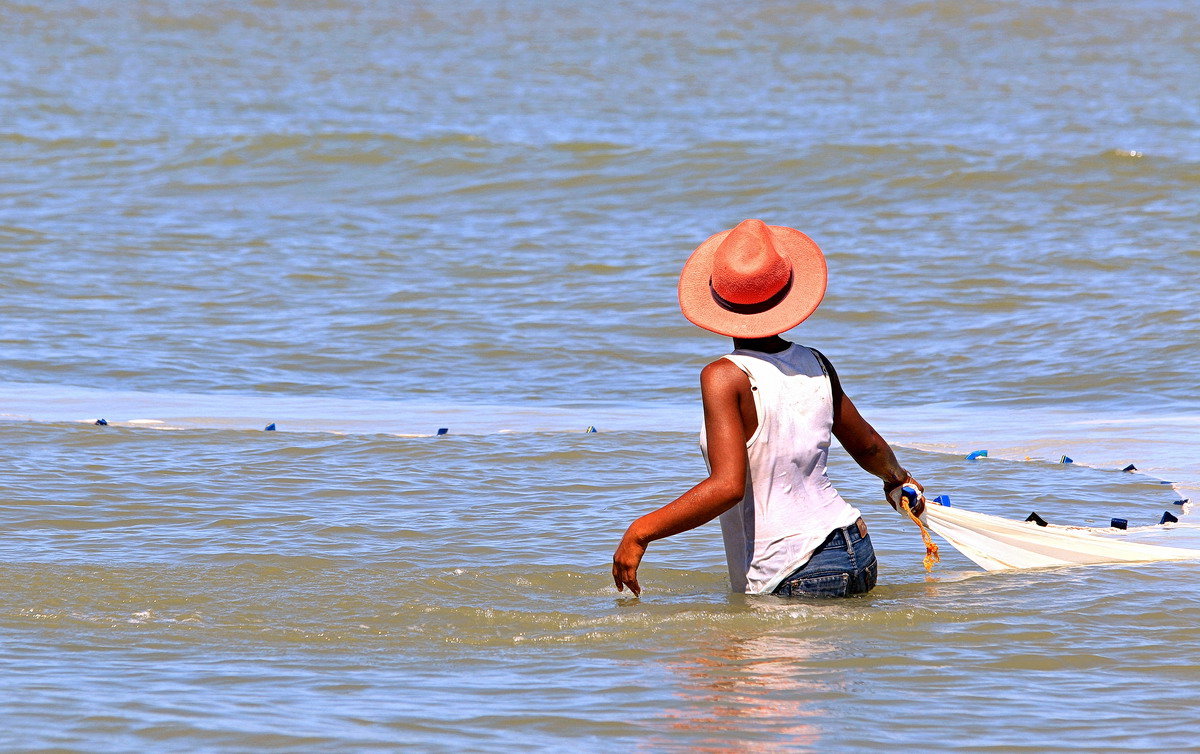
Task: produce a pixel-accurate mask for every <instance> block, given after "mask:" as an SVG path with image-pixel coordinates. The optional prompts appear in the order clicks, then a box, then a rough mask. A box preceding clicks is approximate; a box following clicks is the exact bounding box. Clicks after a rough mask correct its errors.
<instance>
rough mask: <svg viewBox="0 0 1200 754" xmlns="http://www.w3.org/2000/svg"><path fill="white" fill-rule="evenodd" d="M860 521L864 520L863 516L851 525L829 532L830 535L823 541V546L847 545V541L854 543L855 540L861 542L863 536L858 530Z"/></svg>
mask: <svg viewBox="0 0 1200 754" xmlns="http://www.w3.org/2000/svg"><path fill="white" fill-rule="evenodd" d="M859 521H862V518H861V517H860V518H859V519H858V521H855V522H854V523H852V524H850V525H849V526H843V527H842V528H840V529H834V530H833V531H831V532H829V536H828V537H826V538H825V541H824V542H822V543H821V547H830V546H832V547H845V546H846V544H847V543H849V544H854V543H855V542H861V541H862V538H863V537H862V534H860V533H859V531H858V522H859Z"/></svg>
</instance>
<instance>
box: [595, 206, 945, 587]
mask: <svg viewBox="0 0 1200 754" xmlns="http://www.w3.org/2000/svg"><path fill="white" fill-rule="evenodd" d="M825 281H826V268H825V257H824V255H822V254H821V250H820V249H819V248H817V245H816V244H815V243H813V242H812V240H811V239H810V238H809V237H808V236H806V235H804V234H803V233H801V232H800V231H798V230H794V229H792V228H787V227H783V226H778V225H766V224H765V223H763V222H762V221H761V220H746V221H744V222H742V223H741V224H739V225H738V226H737V227H736V228H733V229H732V230H727V231H724V232H722V233H718V234H716V235H715V236H713V237H711V238H709V239H708V240H707V241H705V242H704V243H702V244H701V245H700V246H699V248H697V249H696V250H695V251H694V252H693V253H692V256H691V257H690V258H689V259H688V261H687V263H686V264H685V265H684V266H683V273H682V274H681V275H680V277H679V305H680V308H681V309H682V310H683V315H684V316H685V317H687V318H688V319H689V320H691V321H692V322H693V323H694V324H696V325H699V326H700V327H703V328H704V329H706V330H711V331H712V332H715V333H718V334H721V335H728V336H731V337H733V345H734V349H735V350H734V351H733V353H731V354H729V355H728V356H724V357H722V358H720V359H717V360H716V361H714V362H713V363H711V364H709V365H708V366H706V367H704V369H703V370H702V371H701V372H700V391H701V395H702V397H703V401H704V429H703V432H702V433H701V443H700V447H701V450H702V451H703V453H704V458H705V461H706V463H707V464H708V468H709V474H708V477H707V478H706V479H704V480H703V481H701V482H700V483H699V484H697V485H696V486H695V487H693V488H692V489H690V490H688V491H687V492H685V493H683V494H682V495H680V496H679V497H678V498H677V499H676V500H674V501H673V502H671V503H668V504H667V505H664V506H663V507H662V508H659V509H658V510H656V511H654V512H652V513H647V514H646V515H644V516H642V517H641V518H639V519H637V520H636V521H634V522H633V523H632V524H630V525H629V528H628V530H626V532H625V536H624V537H623V538H622V539H621V544H620V545H619V546H618V547H617V551H616V553H615V554H614V555H613V569H612V573H613V580H614V581H615V582H616V585H617V589H618V590H622V591H623V590H624V588H625V587H629V589H630V590H631V591H632V592H633V593H634V594H641V591H642V588H641V586H640V585H639V584H638V580H637V569H638V565H639V564H640V563H641V560H642V556H643V555H644V554H645V552H646V546H647V545H649V543H651V542H653V541H654V540H656V539H662V538H663V537H669V536H671V535H672V534H678V533H679V532H682V531H687V530H688V529H693V528H695V527H697V526H699V525H701V524H703V523H706V522H708V521H711V520H712V519H713V518H716V517H717V516H720V517H721V532H722V534H723V535H724V538H725V555H726V558H727V559H728V561H729V579H730V582H731V585H732V587H733V589H734V591H738V592H745V593H748V594H777V595H781V596H797V597H798V596H829V597H844V596H849V595H854V594H863V593H866V592H868V591H870V590H871V589H872V588H873V587H874V586H875V579H876V574H877V569H878V566H877V564H876V560H875V550H874V548H872V546H871V538H870V536H868V534H867V526H866V524H865V523H864V522H863V519H862V517H861V515H860V514H859V512H858V510H857V509H856V508H854V507H853V506H851V505H850V504H849V503H847V502H846V501H845V500H843V499H842V497H841V495H839V494H838V493H837V490H835V489H834V488H833V485H832V484H831V483H830V481H829V478H828V476H826V473H825V464H826V460H827V458H828V454H829V444H830V435H831V434H832V435H833V436H836V437H837V439H838V441H839V442H841V444H842V446H843V447H844V448H845V449H846V450H847V452H849V453H850V455H851V456H852V457H853V458H854V460H855V461H857V462H858V464H859V465H860V466H862V467H863V468H864V469H866V470H867V471H869V472H870V473H872V474H874V475H875V476H877V477H879V478H880V479H882V480H883V489H884V494H885V495H886V497H887V499H888V501H889V502H890V503H891V504H892V507H894V508H897V509H899V506H900V499H901V495H900V487H901V486H902V485H912V486H914V487H916V488H917V489H922V488H921V485H920V484H918V483H917V481H916V480H915V479H913V478H912V477H911V476H910V475H909V473H908V472H907V471H905V470H904V468H903V467H902V466H901V465H900V464H899V463H898V462H897V461H896V456H895V454H893V453H892V450H891V448H890V447H888V444H887V443H886V442H885V441H884V439H883V438H882V437H880V436H879V433H878V432H876V431H875V429H874V428H873V427H872V426H871V425H870V424H868V423H867V421H866V420H865V419H863V417H862V416H861V415H859V413H858V409H856V408H855V407H854V404H853V403H852V402H851V401H850V399H849V398H848V397H847V396H846V394H845V393H844V392H843V391H842V387H841V383H840V382H839V380H838V376H837V373H836V372H835V371H834V369H833V365H832V364H830V363H829V360H828V359H826V358H825V356H824V355H823V354H821V353H820V352H818V351H815V350H813V349H811V348H806V347H805V346H802V345H799V344H796V343H790V342H788V341H786V340H784V339H783V338H781V337H779V333H782V332H785V331H787V330H790V329H791V328H793V327H795V326H796V325H798V324H800V323H801V322H803V321H804V320H805V319H807V318H808V316H809V315H810V314H812V313H813V311H814V310H815V309H816V308H817V305H818V304H819V303H820V302H821V299H822V298H823V297H824V295H825ZM923 508H924V500H922V499H920V498H918V500H917V502H916V504H915V505H914V506H913V512H914V513H915V514H916V515H918V516H919V515H920V514H921V511H922V510H923Z"/></svg>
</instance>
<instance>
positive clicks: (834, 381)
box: [809, 347, 842, 406]
mask: <svg viewBox="0 0 1200 754" xmlns="http://www.w3.org/2000/svg"><path fill="white" fill-rule="evenodd" d="M809 350H810V351H812V352H813V353H814V354H816V355H817V361H819V362H821V371H822V372H824V373H825V376H826V377H828V378H829V386H830V388H831V389H832V393H833V405H834V406H837V405H838V403H839V401H841V398H842V381H841V380H840V379H838V375H837V372H836V371H835V370H834V368H833V364H831V363H829V359H827V358H825V354H823V353H821V352H820V351H818V350H817V349H815V348H812V347H809Z"/></svg>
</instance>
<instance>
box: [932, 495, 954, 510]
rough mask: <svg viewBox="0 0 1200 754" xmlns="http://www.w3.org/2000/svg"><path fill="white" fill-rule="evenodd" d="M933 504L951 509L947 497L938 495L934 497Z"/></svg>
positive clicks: (948, 497)
mask: <svg viewBox="0 0 1200 754" xmlns="http://www.w3.org/2000/svg"><path fill="white" fill-rule="evenodd" d="M933 502H935V503H937V504H938V505H944V506H946V507H947V508H951V507H953V506H951V505H950V496H949V495H938V496H937V497H935V498H934V499H933Z"/></svg>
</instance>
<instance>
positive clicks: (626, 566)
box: [612, 359, 753, 594]
mask: <svg viewBox="0 0 1200 754" xmlns="http://www.w3.org/2000/svg"><path fill="white" fill-rule="evenodd" d="M700 393H701V396H702V397H703V400H704V426H705V432H706V437H707V440H708V462H709V474H708V476H707V477H706V478H705V479H704V480H702V481H701V482H700V483H699V484H697V485H696V486H695V487H692V488H691V489H690V490H688V491H687V492H685V493H683V494H682V495H680V496H679V497H678V498H676V499H675V500H673V501H672V502H670V503H667V504H666V505H664V506H663V507H661V508H659V509H658V510H656V511H653V512H652V513H647V514H646V515H644V516H642V517H641V518H639V519H637V520H636V521H634V522H633V523H632V524H630V525H629V528H628V529H626V531H625V536H624V537H622V538H621V544H620V545H618V547H617V551H616V552H615V553H614V554H613V567H612V574H613V582H614V583H615V584H616V585H617V590H618V591H624V589H625V587H627V586H628V587H629V590H630V591H631V592H633V593H634V594H641V593H642V587H641V585H640V584H638V580H637V570H638V565H639V564H640V563H641V561H642V556H643V555H644V554H645V552H646V546H647V545H649V544H650V543H651V542H653V541H654V540H656V539H662V538H664V537H669V536H671V535H672V534H678V533H680V532H683V531H687V530H689V529H694V528H696V527H697V526H700V525H701V524H704V523H707V522H709V521H711V520H713V519H714V518H716V517H717V516H719V515H721V514H722V513H724V512H725V511H727V510H729V509H730V508H732V507H733V506H734V505H736V504H737V502H738V501H739V500H741V499H742V496H743V495H744V494H745V491H746V467H747V465H748V460H747V456H746V432H745V429H744V427H743V425H742V413H741V408H740V406H741V403H742V401H745V400H751V401H752V400H753V399H752V398H751V396H750V380H749V378H747V377H746V374H745V373H744V372H742V370H740V369H738V368H737V366H736V365H734V364H733V362H731V361H729V360H728V359H720V360H718V361H714V362H713V363H712V364H709V365H708V366H706V367H705V368H704V370H703V371H702V372H700Z"/></svg>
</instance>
